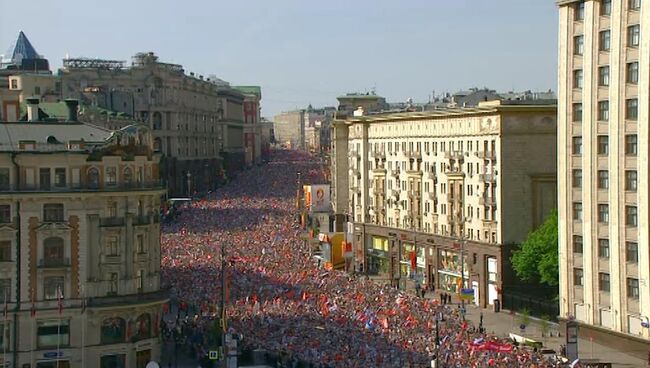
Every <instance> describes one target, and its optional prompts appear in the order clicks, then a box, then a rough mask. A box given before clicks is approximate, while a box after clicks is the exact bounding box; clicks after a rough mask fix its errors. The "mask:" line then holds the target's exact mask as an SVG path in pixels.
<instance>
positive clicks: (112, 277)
mask: <svg viewBox="0 0 650 368" xmlns="http://www.w3.org/2000/svg"><path fill="white" fill-rule="evenodd" d="M108 280H109V285H108V293H109V295H117V282H118V280H119V275H118V274H117V272H111V273H110V274H109V275H108Z"/></svg>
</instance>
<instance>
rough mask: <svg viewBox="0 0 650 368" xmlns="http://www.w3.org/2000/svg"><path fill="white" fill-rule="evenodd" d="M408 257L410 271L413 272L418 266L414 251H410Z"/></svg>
mask: <svg viewBox="0 0 650 368" xmlns="http://www.w3.org/2000/svg"><path fill="white" fill-rule="evenodd" d="M410 257H411V269H412V270H415V269H416V268H417V265H418V264H417V256H416V255H415V251H414V250H413V251H411V254H410Z"/></svg>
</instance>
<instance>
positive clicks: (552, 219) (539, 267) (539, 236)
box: [511, 210, 559, 286]
mask: <svg viewBox="0 0 650 368" xmlns="http://www.w3.org/2000/svg"><path fill="white" fill-rule="evenodd" d="M511 261H512V267H513V268H514V270H515V272H516V273H517V276H518V277H519V278H520V279H521V280H523V281H531V282H540V283H543V284H547V285H549V286H556V285H557V284H558V277H559V268H558V241H557V210H553V212H551V213H550V214H549V216H548V217H547V218H546V220H545V221H544V223H543V224H542V225H541V226H540V227H538V228H537V229H535V230H533V231H532V232H530V233H529V234H528V237H527V238H526V240H525V241H524V242H523V243H522V244H521V245H520V246H519V247H518V249H517V250H515V251H514V252H513V255H512V258H511Z"/></svg>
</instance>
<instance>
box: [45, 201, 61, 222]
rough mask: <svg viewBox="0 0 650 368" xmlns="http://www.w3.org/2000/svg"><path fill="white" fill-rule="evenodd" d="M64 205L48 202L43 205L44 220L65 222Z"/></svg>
mask: <svg viewBox="0 0 650 368" xmlns="http://www.w3.org/2000/svg"><path fill="white" fill-rule="evenodd" d="M63 221H64V219H63V205H62V204H59V203H47V204H44V205H43V222H63Z"/></svg>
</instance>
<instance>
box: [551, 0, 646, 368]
mask: <svg viewBox="0 0 650 368" xmlns="http://www.w3.org/2000/svg"><path fill="white" fill-rule="evenodd" d="M557 4H558V6H559V14H560V17H559V19H560V23H559V102H558V116H559V118H558V119H559V120H558V125H559V129H558V147H559V152H558V156H559V168H558V172H559V175H558V176H559V218H560V219H561V220H563V221H560V229H559V244H560V281H561V282H560V314H561V316H560V317H561V318H562V319H564V320H567V319H575V320H576V321H577V322H578V323H579V324H580V325H581V326H582V327H583V329H587V330H589V331H590V332H589V333H590V335H591V336H594V337H595V338H596V339H597V340H601V339H602V340H607V341H611V342H614V341H625V343H623V344H622V346H624V347H629V348H630V349H633V350H634V349H636V352H637V353H638V352H639V351H642V352H643V353H641V354H643V357H644V358H645V357H646V355H645V352H647V349H648V344H647V342H648V339H649V338H650V333H649V330H648V323H649V322H650V321H649V316H650V287H649V285H648V282H649V281H650V268H649V266H648V264H649V262H650V254H649V250H650V248H649V247H648V162H647V161H648V126H647V121H648V118H649V116H648V114H649V99H648V98H649V92H650V91H649V88H650V86H649V81H650V64H649V63H648V53H649V52H650V43H649V41H650V28H648V26H649V25H650V19H648V17H650V2H648V1H641V0H600V1H594V0H591V1H575V0H574V1H568V0H561V1H558V2H557ZM614 337H624V338H626V339H623V340H622V339H614ZM633 337H635V338H633ZM637 343H640V344H642V346H641V347H640V348H637V347H638V346H637V345H635V344H637ZM640 349H641V350H640ZM630 351H632V350H630Z"/></svg>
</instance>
